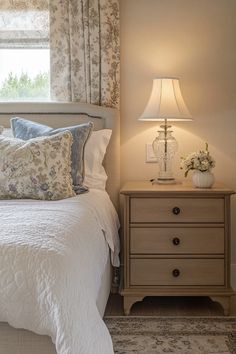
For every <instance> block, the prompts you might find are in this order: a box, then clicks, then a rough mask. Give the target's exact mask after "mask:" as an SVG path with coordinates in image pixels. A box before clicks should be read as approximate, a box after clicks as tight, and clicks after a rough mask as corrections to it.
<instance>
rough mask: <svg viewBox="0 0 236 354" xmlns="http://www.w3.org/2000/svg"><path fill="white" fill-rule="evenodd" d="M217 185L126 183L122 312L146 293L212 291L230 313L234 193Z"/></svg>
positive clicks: (177, 293)
mask: <svg viewBox="0 0 236 354" xmlns="http://www.w3.org/2000/svg"><path fill="white" fill-rule="evenodd" d="M232 194H234V192H233V191H232V190H230V189H228V188H226V187H224V186H223V185H220V184H215V185H214V187H213V188H210V189H199V188H194V187H192V186H191V185H190V184H189V185H188V184H176V185H158V184H154V185H153V184H152V183H151V182H148V181H147V182H139V181H134V182H128V183H126V184H125V185H124V187H123V188H122V190H121V195H122V205H123V257H124V260H123V262H124V274H123V276H124V279H123V288H122V291H121V294H122V295H123V297H124V312H125V314H126V315H128V314H129V313H130V309H131V306H132V305H133V304H134V303H135V302H137V301H141V300H142V299H143V298H144V297H145V296H209V297H211V299H212V300H213V301H216V302H219V303H220V304H221V305H222V307H223V309H224V313H225V315H228V314H229V310H230V297H231V296H232V295H234V292H233V290H232V288H231V286H230V196H231V195H232Z"/></svg>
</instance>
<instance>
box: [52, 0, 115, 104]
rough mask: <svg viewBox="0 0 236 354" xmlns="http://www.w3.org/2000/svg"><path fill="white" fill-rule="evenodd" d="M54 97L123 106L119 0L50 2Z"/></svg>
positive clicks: (63, 0)
mask: <svg viewBox="0 0 236 354" xmlns="http://www.w3.org/2000/svg"><path fill="white" fill-rule="evenodd" d="M49 6H50V49H51V97H52V99H53V100H57V101H79V102H87V103H93V104H97V105H102V106H108V107H118V106H119V96H120V95H119V86H120V83H119V75H120V73H119V71H120V43H119V0H50V5H49Z"/></svg>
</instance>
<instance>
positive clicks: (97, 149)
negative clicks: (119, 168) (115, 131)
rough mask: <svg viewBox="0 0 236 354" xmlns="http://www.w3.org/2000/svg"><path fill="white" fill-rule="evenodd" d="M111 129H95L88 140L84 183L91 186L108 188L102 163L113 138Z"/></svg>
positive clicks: (85, 153)
mask: <svg viewBox="0 0 236 354" xmlns="http://www.w3.org/2000/svg"><path fill="white" fill-rule="evenodd" d="M111 134H112V131H111V130H110V129H102V130H97V131H93V132H92V134H91V136H90V138H89V139H88V141H87V144H86V146H85V152H84V166H85V177H84V184H85V185H86V186H88V187H89V188H95V189H102V190H105V188H106V181H107V174H106V172H105V169H104V167H103V165H102V162H103V160H104V156H105V153H106V149H107V146H108V144H109V141H110V138H111Z"/></svg>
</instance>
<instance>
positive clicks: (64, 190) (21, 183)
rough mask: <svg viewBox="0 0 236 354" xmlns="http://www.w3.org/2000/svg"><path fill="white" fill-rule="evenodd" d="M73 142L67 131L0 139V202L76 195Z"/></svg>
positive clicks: (53, 198)
mask: <svg viewBox="0 0 236 354" xmlns="http://www.w3.org/2000/svg"><path fill="white" fill-rule="evenodd" d="M72 142H73V138H72V134H71V133H70V132H69V131H65V132H62V133H59V134H55V135H52V136H47V137H40V138H34V139H30V140H28V141H23V140H20V139H14V138H8V137H4V136H0V199H7V198H15V199H19V198H30V199H43V200H58V199H63V198H68V197H72V196H75V192H74V190H73V184H72V178H71V145H72Z"/></svg>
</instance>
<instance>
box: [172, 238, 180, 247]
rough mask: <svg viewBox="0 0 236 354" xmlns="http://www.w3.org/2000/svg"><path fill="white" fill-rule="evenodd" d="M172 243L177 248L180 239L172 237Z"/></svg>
mask: <svg viewBox="0 0 236 354" xmlns="http://www.w3.org/2000/svg"><path fill="white" fill-rule="evenodd" d="M172 242H173V245H175V246H178V245H179V244H180V239H179V238H178V237H174V238H173V240H172Z"/></svg>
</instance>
